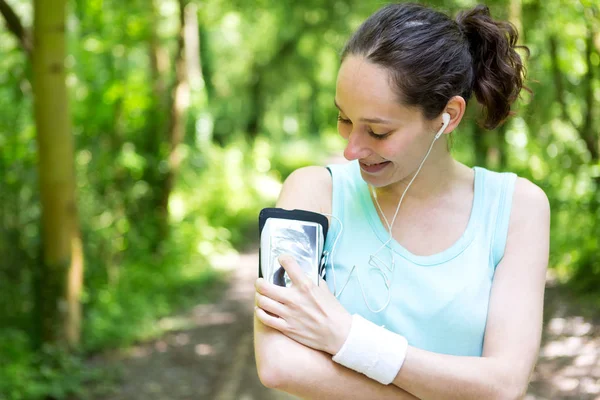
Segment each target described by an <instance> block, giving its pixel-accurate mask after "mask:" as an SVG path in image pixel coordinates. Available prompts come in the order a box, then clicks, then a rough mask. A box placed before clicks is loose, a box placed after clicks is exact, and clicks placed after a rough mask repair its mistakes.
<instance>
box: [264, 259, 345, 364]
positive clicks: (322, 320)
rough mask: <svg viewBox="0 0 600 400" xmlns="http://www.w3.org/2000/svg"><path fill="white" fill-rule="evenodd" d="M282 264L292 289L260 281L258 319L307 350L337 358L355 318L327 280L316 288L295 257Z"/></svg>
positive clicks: (282, 260)
mask: <svg viewBox="0 0 600 400" xmlns="http://www.w3.org/2000/svg"><path fill="white" fill-rule="evenodd" d="M279 263H280V264H281V266H282V267H283V268H284V269H285V270H286V272H287V273H288V276H289V277H290V279H291V280H292V286H291V287H281V286H277V285H274V284H272V283H269V282H267V281H265V280H264V279H262V278H259V279H258V280H257V281H256V285H255V286H256V308H255V313H256V316H257V317H258V319H259V320H260V321H261V322H262V323H263V324H265V325H267V326H269V327H271V328H273V329H277V330H278V331H280V332H281V333H283V334H284V335H286V336H288V337H289V338H291V339H293V340H295V341H297V342H299V343H301V344H303V345H305V346H308V347H310V348H313V349H315V350H320V351H324V352H326V353H329V354H332V355H334V354H336V353H337V352H338V351H339V350H340V348H341V347H342V345H343V344H344V342H345V341H346V338H347V337H348V333H349V332H350V325H351V323H352V316H351V315H350V313H348V311H346V309H345V308H344V307H343V306H342V305H341V304H340V302H339V301H338V300H337V299H336V298H335V297H334V296H333V294H331V292H330V291H329V288H328V287H327V283H326V282H325V281H324V280H322V279H321V278H319V286H317V285H315V284H314V283H313V282H312V280H311V279H310V278H309V277H308V276H306V274H305V273H304V272H303V271H302V269H301V268H300V266H299V265H298V263H296V261H295V260H294V259H293V258H292V257H291V256H288V255H282V256H280V257H279Z"/></svg>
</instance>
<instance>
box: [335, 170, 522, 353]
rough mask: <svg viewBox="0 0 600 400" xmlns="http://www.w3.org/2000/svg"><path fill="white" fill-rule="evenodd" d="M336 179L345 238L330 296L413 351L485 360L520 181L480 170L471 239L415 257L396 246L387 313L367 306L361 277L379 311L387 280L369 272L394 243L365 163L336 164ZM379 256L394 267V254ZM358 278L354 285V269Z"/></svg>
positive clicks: (468, 230)
mask: <svg viewBox="0 0 600 400" xmlns="http://www.w3.org/2000/svg"><path fill="white" fill-rule="evenodd" d="M328 168H329V170H330V171H331V175H332V179H333V199H332V214H333V215H334V216H335V217H337V218H339V219H340V220H341V221H342V223H343V225H344V229H343V233H342V235H341V236H340V237H339V239H338V243H337V245H336V248H335V253H334V254H333V257H329V259H328V260H327V264H326V279H327V285H328V286H329V289H330V290H331V291H332V292H333V290H334V272H333V271H332V261H333V263H334V265H335V285H336V286H337V290H338V292H339V291H340V290H341V289H342V286H343V285H344V284H346V282H347V286H346V288H345V289H344V291H343V292H342V294H341V296H340V297H339V301H340V302H341V304H342V305H343V306H344V307H345V308H346V309H347V310H348V311H349V312H350V313H351V314H354V313H357V314H360V315H361V316H363V317H364V318H366V319H368V320H370V321H372V322H374V323H376V324H378V325H383V326H385V328H386V329H388V330H390V331H392V332H396V333H399V334H401V335H403V336H404V337H406V339H407V340H408V343H409V344H410V345H411V346H415V347H418V348H420V349H424V350H428V351H433V352H436V353H443V354H452V355H460V356H481V353H482V349H483V337H484V332H485V325H486V320H487V312H488V304H489V298H490V290H491V286H492V280H493V278H494V271H495V268H496V266H497V265H498V263H499V262H500V260H501V259H502V257H503V255H504V247H505V244H506V236H507V232H508V222H509V217H510V209H511V204H512V194H513V189H514V184H515V181H516V175H515V174H513V173H498V172H492V171H489V170H486V169H484V168H479V167H475V168H474V171H475V186H474V198H473V205H472V209H471V216H470V218H469V222H468V224H467V228H466V230H465V231H464V233H463V235H462V236H461V237H460V239H458V241H456V242H455V243H454V244H453V245H452V246H451V247H450V248H448V249H446V250H444V251H442V252H440V253H437V254H434V255H430V256H418V255H414V254H412V253H410V252H409V251H408V250H406V249H405V248H404V247H402V246H401V245H400V244H399V243H398V242H396V241H395V240H393V241H392V242H391V243H390V246H391V248H392V250H393V256H394V258H395V269H394V272H393V277H392V274H388V275H389V276H390V277H392V284H391V301H390V304H389V305H388V306H387V308H386V309H385V310H384V311H382V312H380V313H377V314H376V313H373V312H371V311H370V310H369V308H368V307H367V306H366V305H365V301H364V299H363V295H362V294H361V289H360V286H359V281H358V278H357V272H358V273H359V274H360V281H361V282H362V286H363V289H364V293H365V297H366V299H367V301H368V302H369V305H370V306H371V309H373V310H377V309H379V308H381V306H383V305H384V304H385V302H386V301H387V298H388V297H387V296H388V292H387V289H386V287H385V284H384V282H383V279H382V277H381V275H380V274H379V273H377V272H373V271H374V270H373V271H371V273H370V272H369V256H370V255H371V254H372V253H374V252H376V251H377V249H379V248H380V247H381V245H382V244H383V243H384V242H386V241H387V239H388V238H389V233H388V231H387V229H386V228H385V227H384V225H383V223H382V222H381V220H380V218H379V216H378V215H377V211H376V208H375V205H374V204H373V201H372V200H371V197H370V194H369V188H368V186H367V184H366V182H365V181H364V180H363V179H362V177H361V175H360V169H359V168H360V167H359V165H358V162H356V161H354V162H350V163H347V164H339V165H330V166H329V167H328ZM339 228H340V226H339V223H338V222H337V221H336V220H335V219H334V218H332V219H331V224H330V229H329V232H328V233H327V238H326V242H325V248H324V250H325V251H326V252H327V253H331V250H332V246H333V243H334V241H335V239H336V237H337V235H338V233H339ZM379 256H380V257H381V258H382V259H383V260H384V261H386V262H387V263H388V264H391V262H390V261H391V260H390V252H389V250H387V249H384V250H383V251H381V252H380V253H379ZM353 265H356V268H355V270H354V272H352V275H351V276H350V279H349V280H348V274H349V272H350V270H351V269H352V266H353Z"/></svg>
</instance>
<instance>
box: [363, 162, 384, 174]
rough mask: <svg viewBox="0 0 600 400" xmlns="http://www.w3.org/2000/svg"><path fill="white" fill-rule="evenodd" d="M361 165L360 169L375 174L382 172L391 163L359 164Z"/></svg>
mask: <svg viewBox="0 0 600 400" xmlns="http://www.w3.org/2000/svg"><path fill="white" fill-rule="evenodd" d="M359 164H360V168H361V169H362V170H363V171H365V172H367V173H369V174H374V173H376V172H379V171H381V170H382V169H384V168H385V167H387V166H388V165H389V164H390V161H383V162H380V163H366V162H362V161H360V162H359Z"/></svg>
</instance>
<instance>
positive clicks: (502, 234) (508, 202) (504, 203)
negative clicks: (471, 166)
mask: <svg viewBox="0 0 600 400" xmlns="http://www.w3.org/2000/svg"><path fill="white" fill-rule="evenodd" d="M475 168H476V169H477V170H478V172H481V174H482V175H483V176H484V184H483V185H481V188H482V190H483V191H484V193H483V194H482V195H483V197H484V198H485V201H484V204H485V208H486V210H484V213H483V215H485V220H484V221H483V224H484V225H485V230H486V233H487V237H488V238H489V240H490V248H491V251H490V264H491V266H492V267H493V269H495V268H496V266H497V265H498V263H499V262H500V260H502V257H503V256H504V249H505V247H506V239H507V236H508V225H509V221H510V211H511V208H512V197H513V192H514V188H515V182H516V180H517V175H515V174H514V173H512V172H495V171H490V170H487V169H485V168H481V167H475Z"/></svg>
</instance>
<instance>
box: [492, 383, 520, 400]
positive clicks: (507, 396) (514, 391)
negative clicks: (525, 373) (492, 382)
mask: <svg viewBox="0 0 600 400" xmlns="http://www.w3.org/2000/svg"><path fill="white" fill-rule="evenodd" d="M526 394H527V387H525V388H522V387H520V386H514V387H507V388H504V389H501V390H499V391H498V393H497V394H496V396H494V397H495V399H496V400H521V399H523V398H524V397H525V395H526Z"/></svg>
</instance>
